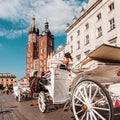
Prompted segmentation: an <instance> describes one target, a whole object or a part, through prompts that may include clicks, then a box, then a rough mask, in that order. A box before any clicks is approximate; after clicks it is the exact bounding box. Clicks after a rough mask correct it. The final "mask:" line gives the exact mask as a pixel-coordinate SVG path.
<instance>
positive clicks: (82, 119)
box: [81, 112, 86, 120]
mask: <svg viewBox="0 0 120 120" xmlns="http://www.w3.org/2000/svg"><path fill="white" fill-rule="evenodd" d="M85 115H86V112H85V113H84V115H83V116H82V118H81V120H84V118H85Z"/></svg>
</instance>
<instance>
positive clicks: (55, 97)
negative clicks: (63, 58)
mask: <svg viewBox="0 0 120 120" xmlns="http://www.w3.org/2000/svg"><path fill="white" fill-rule="evenodd" d="M50 71H51V75H50V76H49V78H47V80H48V83H47V84H46V85H44V87H45V89H46V90H47V91H46V92H44V91H41V92H40V93H39V97H38V105H39V109H40V111H41V112H45V111H46V109H47V105H48V103H50V102H51V104H63V103H65V102H66V101H67V100H69V79H68V76H69V72H68V71H67V70H62V69H59V68H51V70H50Z"/></svg>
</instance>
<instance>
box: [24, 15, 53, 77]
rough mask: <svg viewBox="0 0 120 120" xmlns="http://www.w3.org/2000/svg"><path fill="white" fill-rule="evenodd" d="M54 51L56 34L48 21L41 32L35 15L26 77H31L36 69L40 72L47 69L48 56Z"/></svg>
mask: <svg viewBox="0 0 120 120" xmlns="http://www.w3.org/2000/svg"><path fill="white" fill-rule="evenodd" d="M53 51H54V36H53V35H52V34H51V32H50V30H49V24H48V22H47V21H46V22H45V24H44V30H43V31H42V33H41V34H39V29H38V28H37V26H36V23H35V17H34V16H33V18H32V25H31V27H30V28H29V31H28V43H27V46H26V78H29V77H30V75H31V73H33V72H34V71H38V73H41V72H42V71H46V69H47V58H48V56H49V55H50V54H51V53H52V52H53Z"/></svg>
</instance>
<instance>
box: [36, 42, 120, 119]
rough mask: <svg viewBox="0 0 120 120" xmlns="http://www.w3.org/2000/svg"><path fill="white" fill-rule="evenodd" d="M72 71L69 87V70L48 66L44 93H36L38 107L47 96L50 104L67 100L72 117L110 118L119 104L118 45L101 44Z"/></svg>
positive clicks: (44, 106)
mask: <svg viewBox="0 0 120 120" xmlns="http://www.w3.org/2000/svg"><path fill="white" fill-rule="evenodd" d="M73 72H75V73H76V74H77V75H76V77H75V78H74V79H73V81H72V86H71V91H69V72H68V71H66V70H61V69H59V68H52V70H51V77H50V81H49V82H50V83H49V84H48V85H45V88H46V89H47V93H46V92H44V91H42V92H40V94H39V97H38V104H39V108H40V111H41V112H45V111H46V109H47V100H49V99H51V101H52V102H53V104H60V103H65V102H66V101H68V100H71V106H72V111H73V114H74V116H75V119H76V120H113V119H114V116H115V113H114V109H116V108H119V107H120V48H119V47H115V46H110V45H106V44H103V45H101V46H100V47H98V48H97V49H96V50H94V51H93V52H91V53H90V54H89V55H88V58H87V59H85V60H84V61H82V62H81V63H80V64H78V65H76V67H75V69H74V70H73ZM70 93H71V95H72V96H71V97H70Z"/></svg>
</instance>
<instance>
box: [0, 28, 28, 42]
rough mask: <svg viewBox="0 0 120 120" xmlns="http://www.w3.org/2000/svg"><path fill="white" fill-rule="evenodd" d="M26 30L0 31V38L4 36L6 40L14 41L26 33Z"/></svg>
mask: <svg viewBox="0 0 120 120" xmlns="http://www.w3.org/2000/svg"><path fill="white" fill-rule="evenodd" d="M26 32H27V30H26V29H21V30H6V29H2V30H1V31H0V36H1V37H2V36H5V37H6V38H8V39H11V40H12V39H15V38H19V37H20V36H21V35H22V34H24V33H26Z"/></svg>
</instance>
